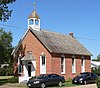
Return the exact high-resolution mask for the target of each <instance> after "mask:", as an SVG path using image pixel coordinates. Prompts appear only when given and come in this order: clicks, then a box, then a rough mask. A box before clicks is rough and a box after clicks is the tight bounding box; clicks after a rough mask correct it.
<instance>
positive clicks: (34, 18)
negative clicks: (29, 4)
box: [28, 3, 40, 31]
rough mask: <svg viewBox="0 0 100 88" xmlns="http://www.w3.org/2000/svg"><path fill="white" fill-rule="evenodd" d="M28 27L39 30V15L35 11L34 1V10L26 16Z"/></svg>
mask: <svg viewBox="0 0 100 88" xmlns="http://www.w3.org/2000/svg"><path fill="white" fill-rule="evenodd" d="M29 27H31V28H32V29H33V30H36V31H40V17H39V16H38V14H37V13H36V3H34V10H33V11H32V13H31V14H30V15H29V17H28V28H29Z"/></svg>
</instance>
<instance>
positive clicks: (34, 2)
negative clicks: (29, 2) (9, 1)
mask: <svg viewBox="0 0 100 88" xmlns="http://www.w3.org/2000/svg"><path fill="white" fill-rule="evenodd" d="M33 6H34V10H36V3H35V2H34V4H33Z"/></svg>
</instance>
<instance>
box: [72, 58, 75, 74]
mask: <svg viewBox="0 0 100 88" xmlns="http://www.w3.org/2000/svg"><path fill="white" fill-rule="evenodd" d="M72 58H74V65H72V73H76V59H75V56H74V57H72Z"/></svg>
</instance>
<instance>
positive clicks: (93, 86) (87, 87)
mask: <svg viewBox="0 0 100 88" xmlns="http://www.w3.org/2000/svg"><path fill="white" fill-rule="evenodd" d="M67 88H97V86H96V84H87V85H80V86H75V87H67Z"/></svg>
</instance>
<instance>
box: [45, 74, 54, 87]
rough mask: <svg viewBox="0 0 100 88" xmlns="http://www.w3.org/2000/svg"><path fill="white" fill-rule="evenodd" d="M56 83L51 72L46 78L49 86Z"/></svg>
mask: <svg viewBox="0 0 100 88" xmlns="http://www.w3.org/2000/svg"><path fill="white" fill-rule="evenodd" d="M53 84H54V83H53V79H52V75H51V74H50V75H48V77H47V78H46V85H47V86H51V85H53Z"/></svg>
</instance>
